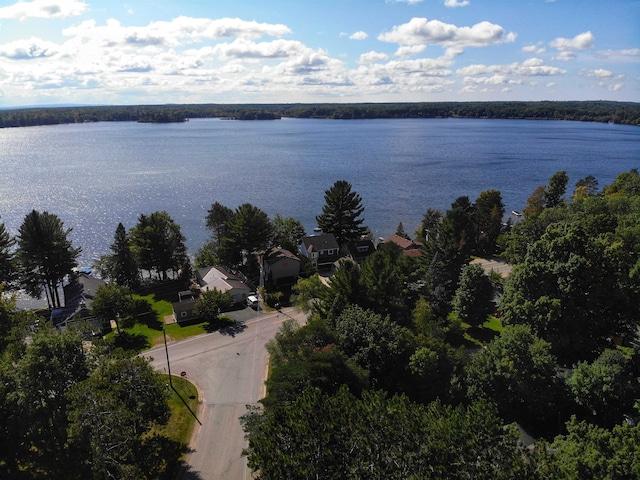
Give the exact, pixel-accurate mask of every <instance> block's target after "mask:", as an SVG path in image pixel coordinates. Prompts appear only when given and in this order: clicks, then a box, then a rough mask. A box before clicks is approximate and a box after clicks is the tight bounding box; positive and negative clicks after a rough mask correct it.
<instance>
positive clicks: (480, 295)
mask: <svg viewBox="0 0 640 480" xmlns="http://www.w3.org/2000/svg"><path fill="white" fill-rule="evenodd" d="M452 307H453V312H454V313H455V314H456V315H457V316H458V318H459V319H460V320H462V321H463V322H465V323H468V324H470V325H473V326H478V325H482V324H483V323H484V322H485V321H486V320H487V317H488V316H489V315H490V314H491V313H492V312H493V311H494V309H495V305H494V303H493V285H492V284H491V280H489V277H487V276H486V275H485V273H484V270H483V269H482V267H481V266H480V265H467V266H465V267H464V268H463V270H462V275H461V276H460V285H459V286H458V289H457V290H456V294H455V296H454V297H453V302H452Z"/></svg>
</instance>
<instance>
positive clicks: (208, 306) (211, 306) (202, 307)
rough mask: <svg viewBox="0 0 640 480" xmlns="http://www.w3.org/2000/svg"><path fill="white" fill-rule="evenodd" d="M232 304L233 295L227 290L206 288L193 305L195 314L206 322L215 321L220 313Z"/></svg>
mask: <svg viewBox="0 0 640 480" xmlns="http://www.w3.org/2000/svg"><path fill="white" fill-rule="evenodd" d="M232 306H233V297H232V296H231V294H230V293H229V292H221V291H220V290H216V289H213V290H208V291H206V292H202V293H201V294H200V298H198V301H197V302H196V305H195V314H196V315H199V316H201V317H202V318H203V319H204V320H205V321H207V322H215V321H216V320H217V319H218V317H219V316H220V313H222V312H225V311H227V310H228V309H229V308H231V307H232Z"/></svg>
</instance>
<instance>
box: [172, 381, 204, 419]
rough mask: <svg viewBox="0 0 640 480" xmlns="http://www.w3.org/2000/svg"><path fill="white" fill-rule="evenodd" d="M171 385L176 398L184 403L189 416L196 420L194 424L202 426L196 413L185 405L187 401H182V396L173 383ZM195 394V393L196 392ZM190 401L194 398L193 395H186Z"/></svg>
mask: <svg viewBox="0 0 640 480" xmlns="http://www.w3.org/2000/svg"><path fill="white" fill-rule="evenodd" d="M170 384H171V389H172V390H173V391H174V392H175V394H176V395H177V396H178V398H180V400H182V403H184V406H185V407H187V410H189V413H190V414H191V415H193V418H195V419H196V422H198V424H200V425H201V426H202V422H201V421H200V419H199V418H198V416H197V415H196V412H194V411H193V410H191V407H190V406H189V404H188V403H187V401H186V400H185V399H184V397H183V396H182V394H181V393H180V392H179V391H178V389H177V388H176V387H175V386H174V385H173V382H170ZM196 393H197V392H196ZM188 396H189V398H190V399H193V398H195V396H194V395H192V394H189V395H188Z"/></svg>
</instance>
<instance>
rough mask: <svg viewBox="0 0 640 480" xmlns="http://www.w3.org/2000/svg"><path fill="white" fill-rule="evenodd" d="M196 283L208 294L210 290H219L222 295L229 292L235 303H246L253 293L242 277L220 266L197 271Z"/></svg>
mask: <svg viewBox="0 0 640 480" xmlns="http://www.w3.org/2000/svg"><path fill="white" fill-rule="evenodd" d="M196 281H197V282H198V285H199V286H200V290H201V291H203V292H208V291H209V290H218V291H219V292H222V293H225V292H229V294H230V295H231V297H232V298H233V301H234V302H235V303H244V302H245V301H246V300H247V297H248V296H249V295H250V294H251V293H252V291H253V290H252V289H251V287H249V285H247V284H246V283H245V282H244V281H243V279H242V278H241V277H240V275H236V274H234V273H232V272H230V271H228V270H227V269H225V268H224V267H219V266H216V267H205V268H200V269H198V270H196Z"/></svg>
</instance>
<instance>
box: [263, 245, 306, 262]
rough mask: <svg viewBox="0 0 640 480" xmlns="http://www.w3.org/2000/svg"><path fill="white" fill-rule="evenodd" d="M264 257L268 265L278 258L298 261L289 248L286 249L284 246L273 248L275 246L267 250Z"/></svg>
mask: <svg viewBox="0 0 640 480" xmlns="http://www.w3.org/2000/svg"><path fill="white" fill-rule="evenodd" d="M264 258H265V260H266V261H267V263H268V264H269V265H273V264H274V263H276V262H278V261H279V260H284V259H289V260H295V261H298V262H299V261H300V259H299V258H298V256H297V255H294V254H293V253H291V252H290V251H289V250H286V249H284V248H275V247H274V248H272V249H271V250H269V251H267V252H266V254H265V256H264Z"/></svg>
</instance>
